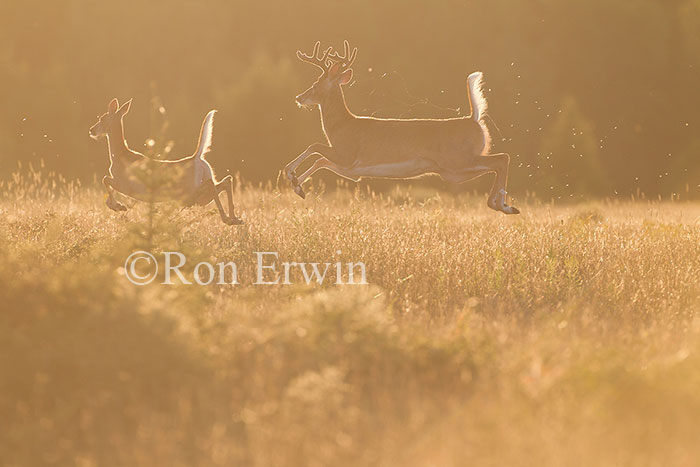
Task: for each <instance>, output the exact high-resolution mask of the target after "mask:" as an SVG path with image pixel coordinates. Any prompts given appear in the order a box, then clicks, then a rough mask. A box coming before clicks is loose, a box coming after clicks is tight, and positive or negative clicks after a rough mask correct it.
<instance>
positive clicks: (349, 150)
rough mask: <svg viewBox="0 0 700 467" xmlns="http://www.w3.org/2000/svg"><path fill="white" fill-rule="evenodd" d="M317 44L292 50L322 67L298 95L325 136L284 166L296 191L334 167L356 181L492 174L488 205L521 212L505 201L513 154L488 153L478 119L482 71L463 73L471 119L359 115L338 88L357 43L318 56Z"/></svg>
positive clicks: (345, 81)
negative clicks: (315, 113) (304, 166)
mask: <svg viewBox="0 0 700 467" xmlns="http://www.w3.org/2000/svg"><path fill="white" fill-rule="evenodd" d="M320 45H321V43H320V42H316V45H315V46H314V50H313V52H312V54H311V55H306V54H304V53H302V52H301V51H298V52H297V57H298V58H299V59H300V60H302V61H304V62H307V63H310V64H312V65H315V66H317V67H318V68H320V69H321V70H322V74H321V76H320V77H319V78H318V80H316V82H315V83H314V84H313V85H312V86H311V87H310V88H309V89H307V90H306V91H304V92H303V93H301V94H300V95H298V96H297V97H296V100H297V104H298V105H299V106H300V107H304V108H306V109H311V108H312V107H313V106H318V107H319V108H320V111H321V125H322V127H323V132H324V133H325V135H326V138H327V140H328V142H327V144H323V143H314V144H312V145H311V146H309V147H308V148H306V150H305V151H304V152H302V153H301V154H300V155H299V156H298V157H297V158H296V159H294V160H293V161H292V162H290V163H289V164H288V165H287V166H286V167H285V173H286V175H287V177H288V178H289V180H290V181H291V183H292V186H293V187H294V191H295V192H296V193H297V194H298V195H299V196H301V197H302V198H304V197H305V194H304V190H303V189H302V187H301V185H302V184H303V183H304V182H305V181H306V180H307V179H308V178H309V177H310V176H311V175H312V174H313V173H314V172H316V171H317V170H319V169H328V170H331V171H333V172H335V173H336V174H338V175H340V176H342V177H345V178H348V179H351V180H354V181H359V180H360V179H361V178H363V177H381V178H399V179H400V178H413V177H417V176H420V175H425V174H438V175H439V176H440V177H442V179H443V180H446V181H448V182H453V183H461V182H466V181H468V180H471V179H474V178H476V177H479V176H481V175H483V174H485V173H489V172H495V173H496V178H495V180H494V183H493V187H492V188H491V193H490V194H489V198H488V206H489V207H490V208H492V209H495V210H497V211H501V212H504V213H506V214H518V213H519V212H520V211H519V210H518V209H517V208H515V207H513V206H509V205H507V204H506V183H507V180H508V165H509V163H510V157H509V156H508V154H494V155H489V154H488V153H489V150H490V148H491V137H490V135H489V131H488V129H487V128H486V125H485V124H484V120H483V119H484V116H485V115H486V108H487V104H486V99H485V97H484V94H483V91H482V85H483V74H482V73H480V72H476V73H472V74H471V75H469V78H468V83H469V87H468V98H469V105H470V107H472V115H471V117H461V118H449V119H444V120H438V119H411V120H400V119H388V118H373V117H358V116H356V115H354V114H353V113H352V112H350V110H349V109H348V107H347V105H346V104H345V97H344V95H343V88H342V86H343V85H345V84H348V83H349V82H350V80H351V79H352V69H351V68H350V67H351V66H352V64H353V62H354V61H355V58H356V57H357V48H354V49H353V50H352V52H351V51H350V46H349V44H348V42H347V41H345V42H344V49H345V51H344V55H343V56H341V55H339V54H338V53H337V52H335V51H334V50H333V48H332V47H329V48H327V49H326V50H325V51H324V52H323V53H322V54H321V53H320ZM315 154H319V155H320V156H321V157H320V158H318V159H317V160H316V162H314V164H313V165H312V166H311V167H310V168H309V169H308V170H307V171H306V172H304V173H303V174H302V175H301V176H300V177H298V178H297V176H296V169H297V168H298V167H299V165H300V164H301V163H302V162H304V160H306V159H307V158H309V157H310V156H312V155H315Z"/></svg>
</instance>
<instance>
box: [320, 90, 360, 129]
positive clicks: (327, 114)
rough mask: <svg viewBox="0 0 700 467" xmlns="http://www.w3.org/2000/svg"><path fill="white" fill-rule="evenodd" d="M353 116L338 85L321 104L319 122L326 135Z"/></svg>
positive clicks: (349, 120) (340, 126)
mask: <svg viewBox="0 0 700 467" xmlns="http://www.w3.org/2000/svg"><path fill="white" fill-rule="evenodd" d="M354 118H355V116H354V115H353V114H352V112H350V110H349V109H348V106H347V105H346V104H345V96H344V95H343V90H342V89H341V88H340V86H338V87H337V88H336V89H333V90H332V91H331V94H330V95H329V96H328V98H327V99H326V101H325V102H324V103H323V105H321V123H322V125H323V131H324V133H326V135H327V136H329V137H330V136H331V134H332V133H333V132H335V131H336V130H338V129H339V128H342V127H343V126H344V125H346V124H347V123H348V122H351V121H352V120H353V119H354Z"/></svg>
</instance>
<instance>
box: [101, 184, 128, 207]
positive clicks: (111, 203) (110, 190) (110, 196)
mask: <svg viewBox="0 0 700 467" xmlns="http://www.w3.org/2000/svg"><path fill="white" fill-rule="evenodd" d="M112 183H114V178H112V177H110V176H109V175H106V176H105V177H103V178H102V185H104V187H105V189H106V190H107V201H106V202H105V204H106V205H107V207H108V208H109V209H111V210H112V211H117V212H120V211H126V206H124V205H123V204H121V203H120V202H119V201H117V200H116V199H114V187H113V186H112Z"/></svg>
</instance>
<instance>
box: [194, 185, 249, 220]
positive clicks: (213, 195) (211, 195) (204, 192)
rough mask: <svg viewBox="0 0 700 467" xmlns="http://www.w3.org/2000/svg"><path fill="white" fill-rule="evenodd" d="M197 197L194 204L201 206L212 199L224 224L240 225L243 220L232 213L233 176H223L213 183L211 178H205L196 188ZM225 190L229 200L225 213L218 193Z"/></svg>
mask: <svg viewBox="0 0 700 467" xmlns="http://www.w3.org/2000/svg"><path fill="white" fill-rule="evenodd" d="M197 191H198V193H197V199H196V201H195V203H196V204H199V205H201V206H204V205H207V204H209V203H210V202H211V201H214V203H215V204H216V209H217V210H218V211H219V216H220V217H221V220H222V221H223V222H224V224H227V225H240V224H243V221H242V220H241V219H239V218H238V217H236V216H235V215H234V211H233V178H232V177H231V176H230V175H227V176H226V177H224V178H223V179H222V180H221V181H220V182H218V183H216V184H215V183H214V181H213V180H211V179H209V180H205V181H204V182H203V183H202V185H201V186H200V187H199V188H198V189H197ZM222 191H225V192H226V194H227V196H228V202H229V205H228V206H229V214H226V210H225V209H224V206H223V204H222V203H221V199H220V198H219V194H220V193H221V192H222Z"/></svg>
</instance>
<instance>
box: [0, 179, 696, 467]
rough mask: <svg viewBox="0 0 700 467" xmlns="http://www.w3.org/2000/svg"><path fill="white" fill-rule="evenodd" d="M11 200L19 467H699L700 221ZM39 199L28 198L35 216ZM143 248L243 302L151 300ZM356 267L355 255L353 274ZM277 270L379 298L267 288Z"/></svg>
mask: <svg viewBox="0 0 700 467" xmlns="http://www.w3.org/2000/svg"><path fill="white" fill-rule="evenodd" d="M18 177H19V178H18V179H16V180H15V181H14V182H13V184H7V183H5V184H3V185H2V187H0V193H1V194H0V219H1V220H2V222H0V297H1V298H2V305H1V306H0V310H1V311H0V420H1V422H0V423H1V428H0V463H2V464H3V465H51V464H53V465H82V466H90V465H251V466H271V465H280V466H287V465H310V466H326V465H340V466H342V465H348V466H350V465H353V466H356V465H390V466H392V465H395V466H407V465H415V466H430V465H435V466H450V465H695V464H696V463H697V460H698V458H700V447H698V446H699V445H698V443H697V428H698V423H699V422H698V420H700V391H699V389H700V314H699V312H700V305H699V304H698V298H699V295H700V287H699V286H698V279H697V278H698V275H699V273H700V255H699V253H700V229H699V228H698V225H697V219H698V215H700V205H697V204H682V203H674V204H654V203H644V204H642V203H613V202H608V203H599V204H591V205H571V206H562V207H556V206H550V205H542V204H537V203H535V202H530V203H529V205H528V204H527V203H526V204H525V205H521V206H522V208H523V214H522V215H521V216H519V217H505V216H502V215H498V214H496V213H493V212H491V211H489V210H487V208H486V207H485V202H484V200H483V199H479V198H469V197H462V196H453V195H449V194H445V193H437V192H430V193H421V192H417V191H413V190H410V189H407V188H402V189H397V190H395V191H394V192H392V193H390V194H384V195H378V194H372V193H367V192H362V191H352V190H339V191H333V192H330V191H329V192H328V193H325V194H312V195H311V196H309V198H308V199H307V200H306V201H301V200H299V199H297V198H295V197H294V195H293V194H291V193H287V192H283V193H278V192H276V191H274V190H272V189H270V188H253V187H246V188H245V189H244V190H239V191H238V193H237V196H236V202H237V206H239V207H240V209H242V210H243V211H245V213H246V216H247V222H248V223H247V225H245V226H243V227H236V228H231V227H227V226H224V225H222V224H221V222H220V220H219V218H218V215H217V214H216V213H215V210H214V209H213V208H203V209H188V210H180V209H178V208H176V207H171V206H167V205H166V206H157V207H155V208H152V207H149V206H144V205H136V206H134V208H133V209H132V210H130V211H128V212H127V213H126V214H116V213H113V212H111V211H109V210H108V209H107V208H106V207H105V206H104V205H103V196H102V194H101V193H100V192H99V191H98V190H94V189H92V188H87V187H77V186H74V187H73V188H72V189H70V190H69V189H65V187H64V185H66V183H65V182H63V181H59V182H58V184H57V185H56V186H54V185H51V187H50V189H49V188H48V187H45V188H42V186H44V184H46V183H48V182H47V181H46V180H45V179H43V178H42V176H41V175H40V174H39V175H38V176H37V178H36V179H34V180H33V181H30V180H27V179H26V178H23V177H22V176H18ZM20 193H22V195H21V196H20ZM140 248H150V249H152V250H153V251H156V252H157V251H162V250H168V249H181V250H182V251H183V252H185V253H186V254H187V255H188V260H189V262H188V265H190V266H191V265H193V264H194V263H196V262H197V261H199V260H210V261H214V262H216V261H221V260H227V261H234V262H236V263H237V265H238V266H239V276H240V281H241V284H240V285H237V286H228V285H211V286H198V285H193V286H185V285H174V286H163V285H157V284H153V285H149V286H143V287H138V286H134V285H132V284H131V283H129V282H128V281H127V280H126V278H125V277H124V275H123V271H122V270H121V269H120V268H121V267H122V265H123V262H124V259H125V258H126V256H127V255H128V254H129V253H130V252H132V251H134V250H135V249H140ZM337 250H340V251H341V252H342V253H340V254H338V253H337ZM255 251H277V252H279V256H280V258H281V260H290V261H314V260H316V261H326V260H333V261H335V260H338V259H340V260H342V261H364V262H365V263H366V264H367V273H368V274H367V275H368V280H369V282H370V283H371V285H369V286H334V285H326V286H306V285H302V284H299V283H298V284H297V285H293V286H255V285H252V282H254V277H255V271H254V265H255V257H254V254H253V252H255Z"/></svg>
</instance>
